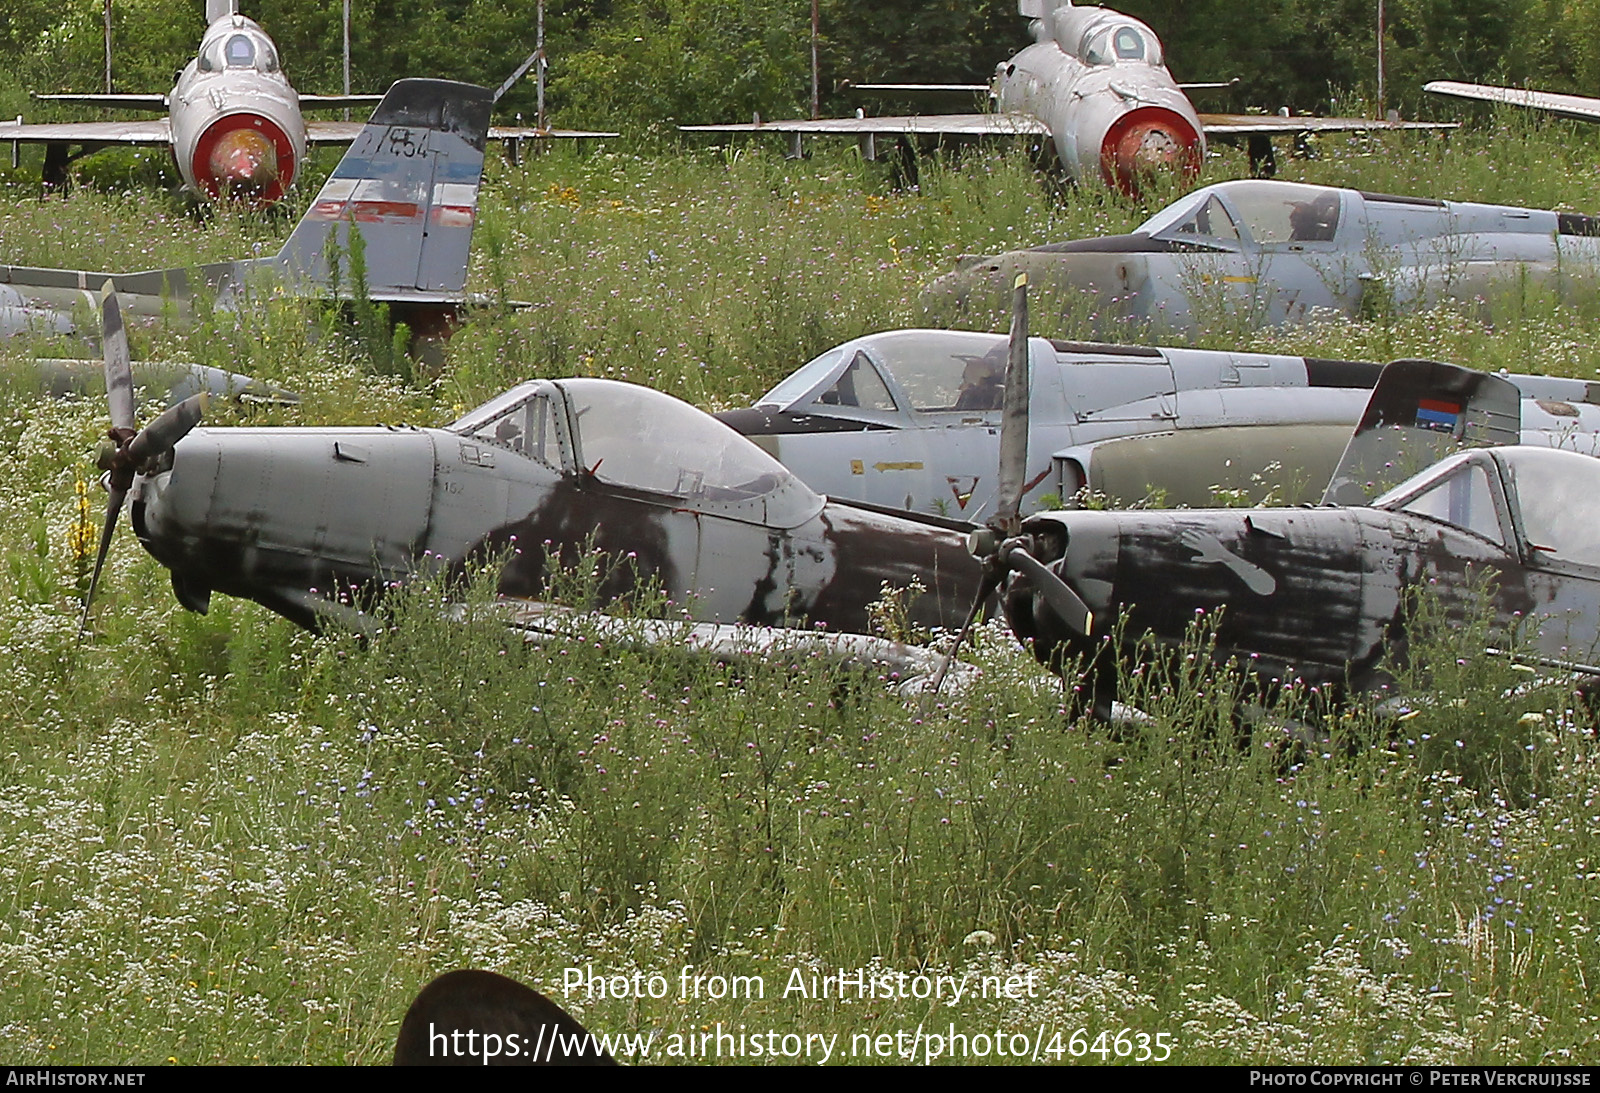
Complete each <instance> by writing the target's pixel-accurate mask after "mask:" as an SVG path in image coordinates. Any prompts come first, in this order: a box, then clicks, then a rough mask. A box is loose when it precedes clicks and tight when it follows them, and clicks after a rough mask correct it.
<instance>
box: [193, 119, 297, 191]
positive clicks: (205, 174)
mask: <svg viewBox="0 0 1600 1093" xmlns="http://www.w3.org/2000/svg"><path fill="white" fill-rule="evenodd" d="M192 166H193V170H194V180H195V183H196V184H197V185H198V186H200V187H201V188H202V189H203V190H205V191H206V193H207V194H209V195H210V196H211V197H213V198H216V197H223V196H226V195H229V194H231V195H233V196H234V197H243V198H246V199H247V200H249V201H250V202H251V203H252V204H254V205H256V206H258V207H264V206H267V205H271V204H272V203H273V202H274V201H277V200H278V199H279V198H280V197H282V196H283V191H284V190H285V189H286V188H288V186H289V184H290V183H291V182H293V181H294V170H295V149H294V147H293V146H292V145H291V144H290V143H289V138H288V137H287V136H285V135H284V132H283V130H282V129H280V128H278V126H277V125H276V124H274V123H273V122H272V121H270V120H269V119H267V118H264V117H261V116H260V115H259V114H229V115H228V116H226V117H222V118H218V119H217V120H216V121H214V122H212V123H211V125H210V127H209V128H207V129H206V131H205V132H204V133H202V134H200V139H199V141H197V142H196V144H195V150H194V159H193V161H192Z"/></svg>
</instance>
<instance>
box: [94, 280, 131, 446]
mask: <svg viewBox="0 0 1600 1093" xmlns="http://www.w3.org/2000/svg"><path fill="white" fill-rule="evenodd" d="M100 297H101V302H100V350H101V353H102V354H103V355H104V357H105V362H106V401H107V402H109V403H110V404H111V425H112V427H113V428H116V429H132V428H133V365H132V357H131V356H130V355H129V353H128V331H127V330H126V328H124V327H123V325H122V307H121V305H119V304H118V303H117V292H116V288H115V287H114V286H113V285H112V283H111V282H110V281H107V282H106V283H105V285H104V287H102V288H101V289H100Z"/></svg>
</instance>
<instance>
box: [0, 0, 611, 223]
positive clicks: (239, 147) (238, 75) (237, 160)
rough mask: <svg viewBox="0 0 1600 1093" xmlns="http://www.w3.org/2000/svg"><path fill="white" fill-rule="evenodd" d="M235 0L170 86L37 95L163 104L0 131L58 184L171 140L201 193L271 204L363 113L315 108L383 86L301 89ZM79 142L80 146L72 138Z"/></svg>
mask: <svg viewBox="0 0 1600 1093" xmlns="http://www.w3.org/2000/svg"><path fill="white" fill-rule="evenodd" d="M236 8H237V4H236V2H235V0H207V2H206V21H207V27H206V32H205V35H204V36H203V37H202V38H201V40H200V48H199V50H198V52H197V53H196V55H195V57H194V58H193V59H192V60H191V61H190V62H189V63H188V65H186V66H185V67H184V69H183V71H182V72H180V73H179V74H178V80H177V83H176V84H175V85H174V87H173V88H172V90H171V91H169V92H167V93H166V94H164V95H123V94H61V95H36V96H35V98H38V99H41V100H46V101H53V102H66V103H80V104H87V105H92V106H99V107H109V108H113V109H123V110H140V111H152V110H161V111H165V112H166V113H167V116H166V117H164V118H157V119H153V120H141V121H116V122H110V121H107V122H58V123H25V122H23V121H22V119H21V118H20V117H19V118H18V119H17V120H16V121H15V122H0V141H10V142H11V144H12V157H13V161H14V160H15V158H16V146H17V145H18V144H43V145H44V146H45V167H44V178H45V182H46V183H47V184H50V185H61V184H62V183H64V182H65V181H66V171H67V166H68V164H69V163H70V162H71V161H72V160H73V159H75V158H77V156H80V155H84V154H86V153H88V152H93V151H97V150H99V149H101V148H105V147H109V146H115V145H128V146H139V145H144V146H155V147H168V148H170V149H171V150H172V156H173V159H174V160H175V161H176V162H177V165H178V172H179V174H181V175H182V176H183V181H184V185H185V186H186V187H187V188H188V189H189V190H190V191H192V192H193V193H195V194H197V195H199V196H200V197H202V198H207V199H212V200H214V199H217V198H219V197H221V196H222V195H223V194H225V193H226V194H229V195H231V196H233V197H235V198H248V199H249V200H250V201H252V202H253V203H254V204H256V205H258V206H266V205H271V204H273V203H274V202H276V201H277V200H278V199H279V198H281V197H282V196H283V194H284V192H285V191H286V190H288V189H289V187H290V186H291V185H292V184H293V183H294V180H295V176H296V175H297V174H298V173H299V170H300V165H301V164H302V163H303V162H304V160H305V155H306V146H307V144H316V145H337V144H349V143H350V142H351V141H353V140H354V139H355V138H356V136H357V134H359V133H360V131H361V123H360V122H347V121H307V120H306V119H305V118H304V117H303V116H302V114H301V111H302V110H304V109H309V108H321V109H328V108H336V107H351V106H359V107H361V108H363V109H366V108H369V107H371V106H372V105H373V104H374V103H376V102H377V101H378V100H379V99H380V98H381V96H378V95H302V94H300V93H299V92H297V91H296V90H295V89H294V88H293V87H292V86H290V84H289V78H288V77H287V76H286V75H284V72H283V68H282V64H281V61H280V58H279V53H278V48H277V46H276V45H275V44H274V43H273V41H272V39H271V38H269V37H268V36H267V34H266V32H265V31H264V30H262V29H261V27H260V26H259V25H258V24H257V23H256V22H255V21H253V20H251V19H247V18H245V17H244V16H243V15H240V14H238V11H237V10H236ZM615 135H616V134H615V133H591V132H577V131H570V130H553V129H535V128H527V127H522V126H515V127H502V126H494V127H491V128H490V130H489V137H490V139H507V140H519V141H520V140H524V139H547V138H551V137H606V136H615ZM74 146H76V147H78V148H79V149H80V150H79V151H78V152H77V153H76V154H74V153H73V152H72V148H73V147H74Z"/></svg>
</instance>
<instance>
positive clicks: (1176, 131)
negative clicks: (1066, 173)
mask: <svg viewBox="0 0 1600 1093" xmlns="http://www.w3.org/2000/svg"><path fill="white" fill-rule="evenodd" d="M1204 147H1205V146H1204V143H1203V142H1202V141H1201V138H1200V133H1199V131H1198V130H1196V129H1195V127H1194V125H1193V124H1192V123H1191V122H1190V121H1189V119H1188V118H1185V117H1184V116H1183V115H1182V114H1180V113H1178V112H1177V111H1175V110H1168V109H1167V108H1166V107H1162V106H1142V107H1140V108H1138V109H1137V110H1130V111H1128V112H1127V113H1126V114H1123V115H1122V116H1121V117H1120V118H1118V119H1117V120H1116V121H1114V122H1113V123H1112V124H1111V127H1110V128H1109V129H1107V130H1106V135H1105V138H1104V139H1103V140H1102V141H1101V142H1100V173H1101V177H1103V178H1104V179H1105V181H1106V185H1108V186H1114V187H1116V188H1117V189H1119V190H1121V191H1122V192H1123V193H1125V194H1128V195H1129V196H1137V193H1138V188H1139V177H1140V176H1141V175H1145V174H1149V173H1151V172H1154V171H1169V170H1177V171H1180V172H1181V173H1182V175H1183V177H1184V179H1185V180H1189V179H1192V178H1194V177H1195V176H1196V175H1198V174H1199V173H1200V158H1201V156H1202V155H1203V154H1204Z"/></svg>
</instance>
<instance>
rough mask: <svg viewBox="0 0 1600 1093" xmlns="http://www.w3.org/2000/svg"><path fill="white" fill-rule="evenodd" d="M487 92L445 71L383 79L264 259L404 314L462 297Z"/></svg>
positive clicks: (299, 279)
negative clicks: (351, 138) (337, 155)
mask: <svg viewBox="0 0 1600 1093" xmlns="http://www.w3.org/2000/svg"><path fill="white" fill-rule="evenodd" d="M491 103H492V99H491V93H490V92H489V91H488V90H487V89H486V88H482V87H477V86H474V85H473V84H465V83H455V82H452V81H449V80H401V81H399V82H398V83H396V84H395V85H394V86H392V87H391V88H389V90H388V92H387V93H386V94H385V95H384V96H383V101H382V102H380V103H379V104H378V107H377V109H376V110H374V111H373V113H372V118H371V120H369V121H368V122H367V124H366V125H365V126H364V127H363V128H362V130H361V134H360V135H359V136H358V137H356V139H355V143H353V144H352V145H351V146H350V149H349V151H347V152H346V153H345V155H344V158H343V159H342V160H340V161H339V166H338V167H336V168H335V169H334V172H333V174H332V175H330V176H329V178H328V181H327V183H326V184H325V185H324V186H323V187H322V190H321V192H320V193H318V194H317V197H316V200H315V201H313V202H312V204H311V208H310V209H309V210H307V212H306V214H305V216H304V217H303V218H302V219H301V221H300V223H299V224H298V225H296V226H295V229H294V232H293V233H292V234H291V235H290V236H289V239H288V242H286V243H285V244H284V245H283V249H282V250H281V251H279V252H278V255H277V257H276V259H274V260H273V262H274V263H275V264H276V265H277V266H279V267H280V268H281V269H282V271H283V272H284V274H285V275H286V277H287V278H288V279H289V280H290V281H291V282H293V283H295V284H297V285H298V286H300V287H301V288H302V289H304V290H309V291H313V292H320V293H323V294H329V293H336V294H337V295H339V296H341V297H348V296H349V295H350V294H351V291H352V288H353V285H354V280H355V278H354V277H353V276H352V262H353V260H354V258H355V255H354V253H353V252H354V251H356V250H359V252H360V264H361V266H362V268H363V269H364V271H365V274H364V280H365V288H366V293H367V295H368V297H369V298H370V299H372V300H374V301H377V302H380V303H390V304H394V305H398V307H399V308H400V309H401V310H402V311H404V312H406V313H407V314H408V315H409V314H410V313H411V312H413V311H415V310H418V309H422V310H425V309H427V308H430V307H432V308H442V307H448V308H454V307H455V306H456V305H458V304H460V303H463V302H464V301H465V299H466V296H465V289H466V280H467V254H468V250H469V248H470V247H471V244H472V228H473V225H474V223H476V221H477V213H478V188H479V185H480V184H481V182H482V180H483V147H484V141H485V140H486V138H487V136H488V132H489V108H490V105H491Z"/></svg>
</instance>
